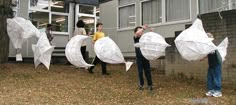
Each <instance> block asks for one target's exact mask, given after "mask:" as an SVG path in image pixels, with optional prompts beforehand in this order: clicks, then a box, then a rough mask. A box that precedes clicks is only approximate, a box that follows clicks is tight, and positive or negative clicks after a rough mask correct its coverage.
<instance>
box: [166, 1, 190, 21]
mask: <svg viewBox="0 0 236 105" xmlns="http://www.w3.org/2000/svg"><path fill="white" fill-rule="evenodd" d="M186 19H190V0H166V21H167V22H172V21H179V20H186Z"/></svg>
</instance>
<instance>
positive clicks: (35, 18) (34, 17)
mask: <svg viewBox="0 0 236 105" xmlns="http://www.w3.org/2000/svg"><path fill="white" fill-rule="evenodd" d="M48 17H49V13H48V12H39V11H30V13H29V18H30V20H31V22H32V23H33V25H34V26H35V27H36V28H38V29H41V28H45V27H46V26H47V24H48V22H49V20H48Z"/></svg>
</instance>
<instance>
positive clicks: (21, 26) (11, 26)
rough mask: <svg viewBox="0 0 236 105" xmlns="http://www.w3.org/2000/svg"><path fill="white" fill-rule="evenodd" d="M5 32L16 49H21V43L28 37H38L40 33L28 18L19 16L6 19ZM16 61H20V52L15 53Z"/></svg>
mask: <svg viewBox="0 0 236 105" xmlns="http://www.w3.org/2000/svg"><path fill="white" fill-rule="evenodd" d="M7 32H8V35H9V38H10V40H11V42H12V43H13V45H14V47H15V48H16V49H21V48H22V44H23V43H24V41H26V40H27V39H28V38H30V37H32V36H36V37H38V38H39V34H40V32H39V31H38V29H37V28H36V27H35V26H34V25H33V24H32V23H31V22H30V21H29V20H25V19H24V18H21V17H15V18H13V19H7ZM16 61H22V54H21V53H20V52H19V53H18V54H16Z"/></svg>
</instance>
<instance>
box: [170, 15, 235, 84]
mask: <svg viewBox="0 0 236 105" xmlns="http://www.w3.org/2000/svg"><path fill="white" fill-rule="evenodd" d="M220 14H221V16H222V18H220V16H219V13H218V12H215V13H208V14H202V15H200V16H199V18H200V19H201V20H202V22H203V26H204V29H205V31H206V32H211V33H212V34H213V35H214V37H215V40H214V41H213V42H214V43H215V44H216V45H218V44H219V43H220V42H221V41H222V40H223V39H224V38H225V37H228V38H229V47H228V54H227V56H226V60H225V62H224V63H223V67H222V78H223V79H222V82H223V83H226V84H233V85H234V86H236V10H230V11H223V12H221V13H220ZM180 31H181V30H180ZM174 39H175V38H167V42H168V43H169V44H171V45H172V46H171V47H169V48H167V50H166V61H165V72H166V75H174V76H180V77H185V78H191V79H199V80H203V81H205V80H206V75H207V68H208V62H207V59H205V60H204V61H194V62H190V61H187V60H184V59H183V58H182V57H181V56H180V54H179V53H178V51H177V49H176V47H175V45H174Z"/></svg>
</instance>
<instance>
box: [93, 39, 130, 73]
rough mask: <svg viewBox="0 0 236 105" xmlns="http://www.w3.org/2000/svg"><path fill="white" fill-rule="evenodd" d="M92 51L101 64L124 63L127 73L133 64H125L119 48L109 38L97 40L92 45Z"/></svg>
mask: <svg viewBox="0 0 236 105" xmlns="http://www.w3.org/2000/svg"><path fill="white" fill-rule="evenodd" d="M94 51H95V53H96V55H97V57H98V58H99V59H100V60H102V61H103V62H106V63H110V64H119V63H125V66H126V71H128V70H129V69H130V67H131V65H132V64H133V62H126V61H125V59H124V56H123V55H122V53H121V51H120V49H119V47H118V46H117V45H116V43H115V42H114V41H113V40H112V39H110V38H109V37H104V38H101V39H98V40H97V41H96V42H95V44H94Z"/></svg>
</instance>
